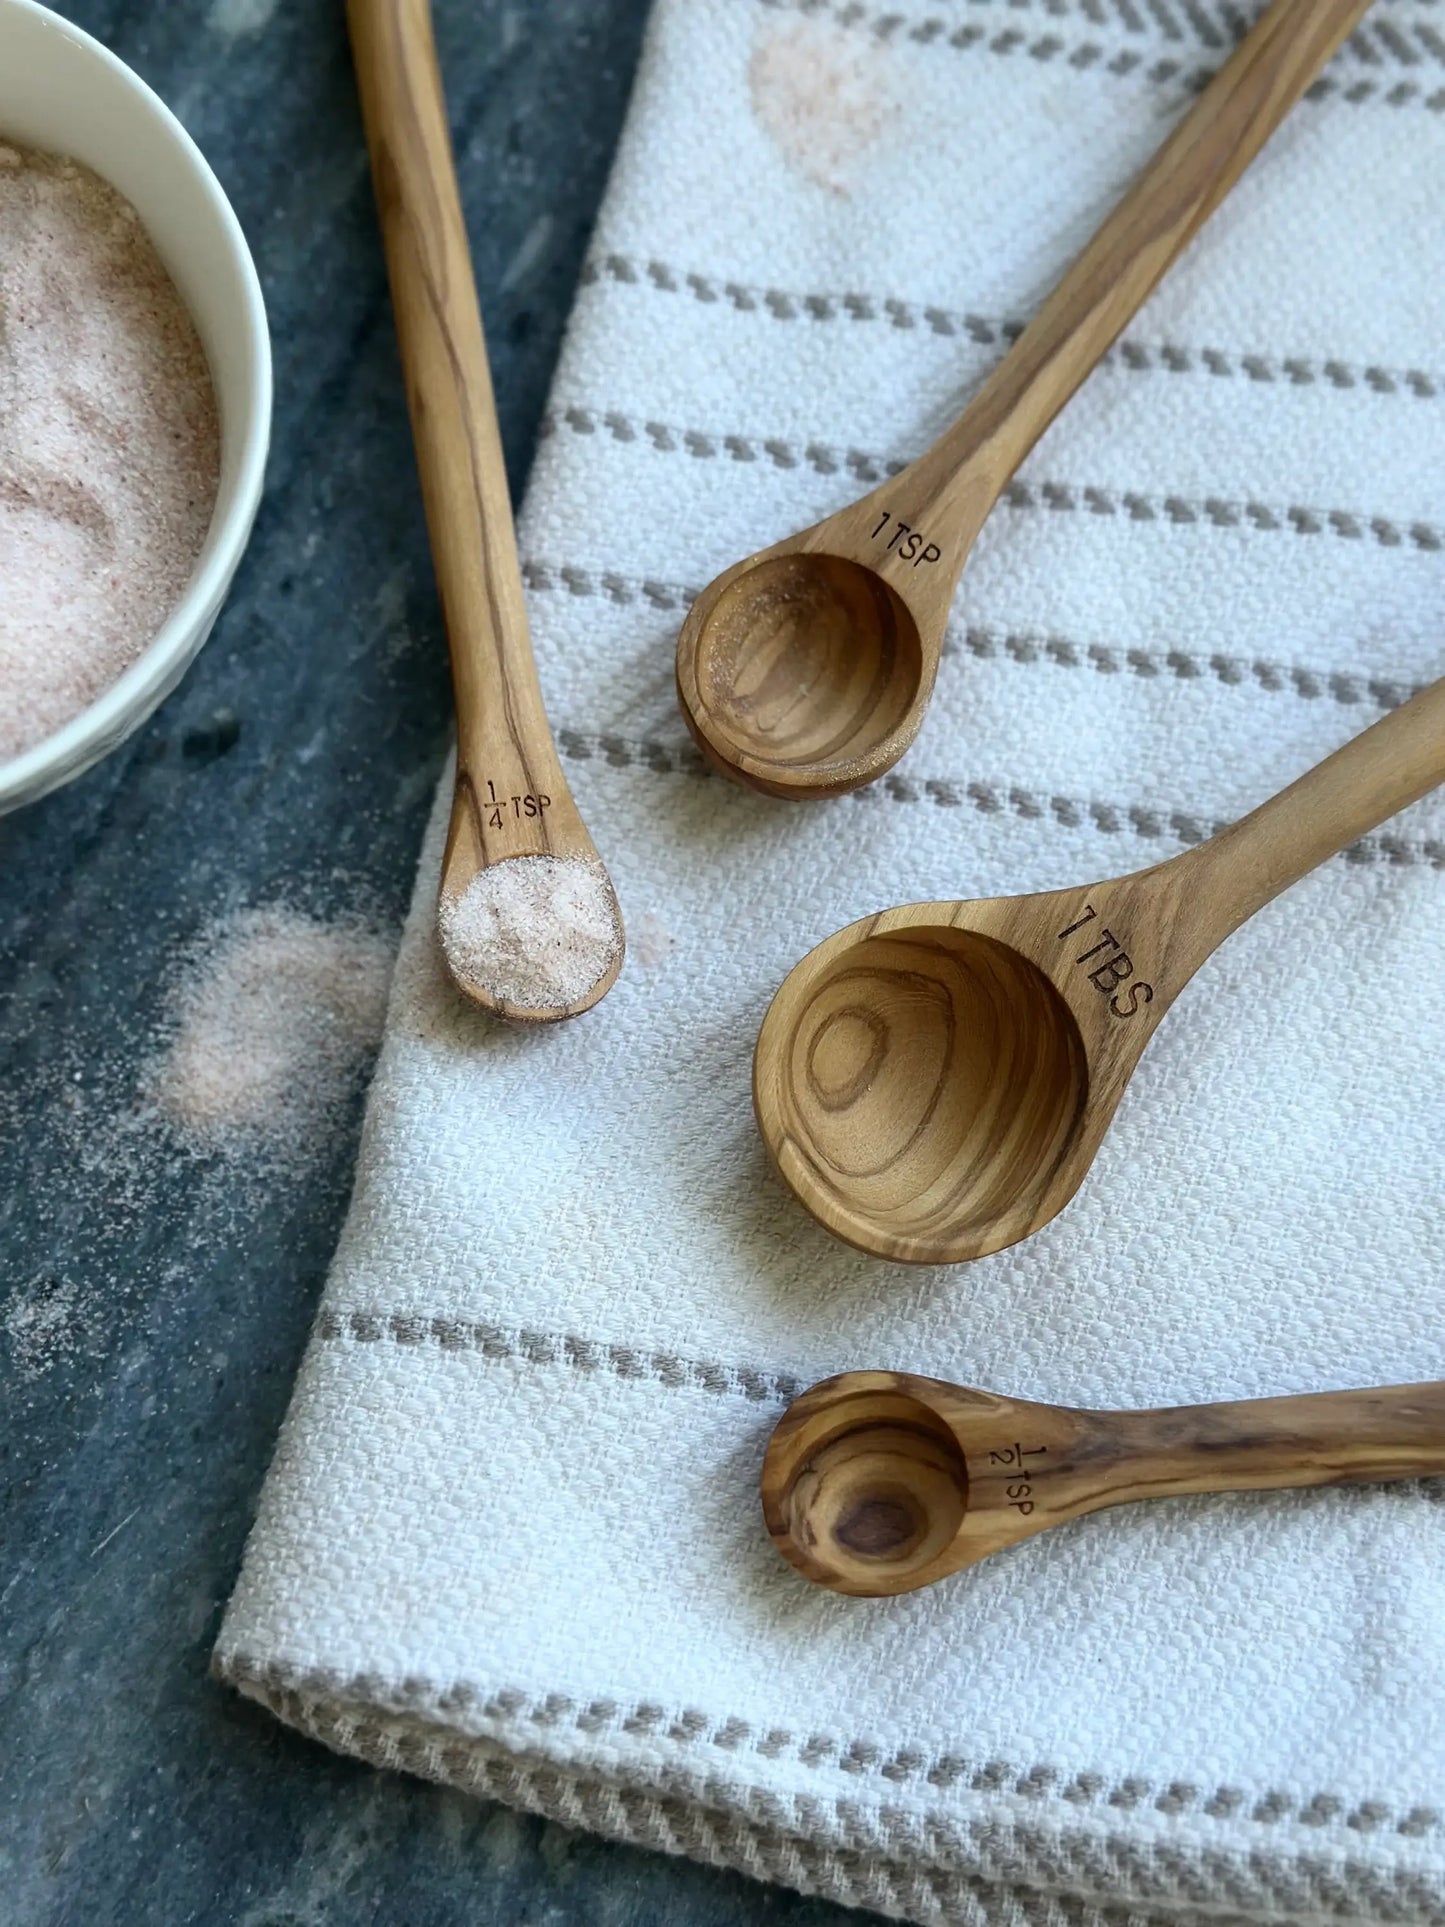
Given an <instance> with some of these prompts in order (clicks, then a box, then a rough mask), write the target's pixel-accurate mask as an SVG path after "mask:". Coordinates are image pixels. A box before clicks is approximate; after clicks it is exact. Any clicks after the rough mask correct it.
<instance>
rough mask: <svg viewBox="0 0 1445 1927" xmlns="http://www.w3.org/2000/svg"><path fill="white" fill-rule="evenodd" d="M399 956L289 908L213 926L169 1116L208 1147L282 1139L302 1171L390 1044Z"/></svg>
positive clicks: (161, 1069) (175, 1053) (178, 1042)
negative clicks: (387, 1021)
mask: <svg viewBox="0 0 1445 1927" xmlns="http://www.w3.org/2000/svg"><path fill="white" fill-rule="evenodd" d="M390 976H391V946H390V944H389V943H388V942H387V941H386V939H385V938H383V937H381V936H379V935H377V933H376V932H374V931H370V930H367V929H364V928H362V927H359V926H352V925H347V924H334V923H322V922H318V921H316V920H315V919H313V918H310V917H306V916H302V915H300V914H299V913H297V912H294V911H290V910H284V909H265V910H246V911H242V912H241V913H240V914H238V915H237V916H234V917H232V918H230V919H228V920H226V921H224V922H222V923H221V924H219V925H217V926H213V927H212V929H211V930H210V931H209V932H208V933H207V935H206V937H205V938H204V939H203V940H202V943H201V945H200V946H199V947H198V949H197V952H196V954H195V957H194V958H193V960H192V962H191V966H190V968H189V970H188V971H187V973H186V974H185V975H184V977H183V978H182V980H181V983H180V986H179V989H178V991H177V994H176V998H175V1003H174V1012H173V1029H172V1035H171V1039H170V1043H169V1047H168V1049H167V1050H166V1051H165V1052H164V1054H163V1056H162V1057H161V1059H160V1060H159V1062H158V1064H157V1065H156V1066H155V1069H154V1071H153V1073H152V1080H151V1089H150V1096H151V1099H152V1101H153V1102H154V1103H155V1105H156V1106H157V1107H158V1109H159V1110H160V1111H161V1112H162V1113H163V1114H164V1115H165V1116H166V1117H167V1118H168V1119H169V1120H170V1121H171V1122H172V1124H173V1125H176V1126H178V1127H179V1128H180V1130H181V1131H182V1133H183V1134H184V1135H185V1136H186V1137H187V1138H189V1139H190V1140H191V1141H192V1142H193V1143H194V1144H196V1145H197V1146H198V1147H199V1148H204V1149H223V1148H225V1146H226V1143H227V1141H228V1140H234V1139H237V1138H239V1139H241V1140H243V1141H246V1140H251V1141H254V1140H255V1139H257V1138H258V1137H266V1138H270V1139H272V1140H274V1141H275V1142H276V1143H277V1144H278V1145H279V1146H280V1147H281V1148H282V1149H283V1150H284V1151H289V1152H290V1153H291V1154H292V1156H293V1158H294V1160H295V1161H296V1162H298V1163H299V1162H300V1161H301V1160H302V1159H303V1158H304V1156H305V1155H306V1150H307V1143H308V1140H309V1139H311V1138H313V1137H314V1136H315V1135H316V1134H317V1133H318V1130H319V1128H320V1126H321V1125H322V1124H323V1123H324V1122H325V1118H324V1112H325V1111H326V1109H327V1108H328V1107H329V1106H330V1105H331V1104H332V1103H333V1102H334V1101H335V1099H336V1097H337V1094H338V1092H341V1091H344V1089H345V1088H346V1086H347V1084H348V1082H349V1080H350V1079H351V1077H352V1076H353V1075H354V1073H355V1072H356V1071H357V1070H358V1069H360V1068H361V1067H362V1066H363V1065H364V1064H365V1063H366V1062H367V1061H368V1059H369V1058H370V1056H371V1053H372V1052H373V1051H374V1049H375V1047H376V1044H377V1041H378V1039H379V1038H380V1035H381V1026H382V1019H383V1018H384V1016H385V1014H386V994H387V986H388V983H389V980H390Z"/></svg>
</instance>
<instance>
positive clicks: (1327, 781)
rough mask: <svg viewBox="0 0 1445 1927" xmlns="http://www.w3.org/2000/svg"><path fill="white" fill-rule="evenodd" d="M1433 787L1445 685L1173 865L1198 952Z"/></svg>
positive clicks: (1444, 719)
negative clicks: (1196, 922)
mask: <svg viewBox="0 0 1445 1927" xmlns="http://www.w3.org/2000/svg"><path fill="white" fill-rule="evenodd" d="M1439 783H1445V678H1442V679H1441V680H1440V681H1439V682H1434V683H1431V684H1430V685H1429V687H1428V688H1426V689H1422V690H1420V692H1419V693H1418V694H1417V695H1414V696H1412V697H1411V698H1410V700H1409V701H1408V702H1406V703H1402V704H1401V705H1400V707H1399V708H1398V709H1394V710H1391V712H1390V714H1389V715H1388V716H1382V717H1381V718H1380V720H1379V722H1377V723H1372V724H1371V725H1370V727H1369V728H1368V729H1367V730H1364V731H1362V732H1361V734H1360V735H1358V736H1356V737H1354V738H1353V739H1352V740H1351V741H1350V742H1348V743H1346V744H1345V745H1344V746H1343V748H1341V749H1337V750H1336V751H1335V753H1334V754H1333V756H1327V757H1326V758H1325V760H1324V762H1322V763H1317V764H1316V765H1315V767H1314V768H1313V769H1312V770H1307V771H1306V772H1305V774H1304V775H1303V776H1301V777H1299V778H1298V779H1297V781H1295V782H1293V783H1291V784H1290V786H1289V788H1288V789H1284V790H1281V791H1280V792H1279V794H1278V795H1277V796H1272V797H1271V798H1270V799H1269V801H1268V802H1267V803H1261V804H1260V806H1259V808H1258V809H1257V810H1251V811H1250V813H1249V815H1248V816H1243V817H1241V818H1240V820H1239V821H1238V822H1237V823H1233V824H1231V825H1230V827H1229V828H1228V829H1227V830H1222V831H1221V832H1220V833H1219V835H1218V836H1216V837H1212V838H1211V839H1210V841H1209V842H1208V843H1203V844H1201V845H1200V846H1199V847H1198V849H1194V850H1189V851H1186V852H1185V854H1184V855H1183V856H1180V857H1175V858H1174V859H1173V860H1172V862H1173V864H1175V865H1178V866H1179V867H1178V872H1177V874H1178V875H1179V877H1180V880H1181V882H1183V881H1184V880H1185V879H1186V878H1187V879H1188V886H1187V887H1188V890H1189V894H1190V896H1191V898H1192V900H1193V901H1194V902H1196V903H1198V904H1203V905H1205V906H1207V912H1208V914H1207V916H1204V917H1202V918H1201V919H1200V929H1199V936H1200V938H1201V939H1202V940H1203V944H1204V948H1203V951H1202V953H1201V954H1202V955H1207V954H1208V951H1209V950H1212V949H1213V948H1214V946H1215V945H1216V944H1218V943H1222V942H1223V940H1224V938H1225V937H1227V936H1228V935H1229V933H1230V932H1231V931H1232V930H1237V929H1238V928H1239V926H1240V924H1242V923H1243V922H1244V921H1245V919H1246V918H1247V917H1252V916H1253V915H1254V913H1255V911H1256V910H1259V909H1261V908H1262V907H1263V906H1264V905H1265V904H1266V903H1268V902H1269V901H1270V899H1271V898H1272V897H1276V896H1278V895H1279V893H1280V891H1281V890H1286V889H1288V888H1289V886H1290V884H1292V883H1297V882H1298V881H1299V879H1300V878H1301V877H1302V876H1305V875H1307V874H1308V873H1309V871H1311V870H1313V869H1314V868H1315V867H1316V866H1317V865H1318V864H1321V863H1323V862H1324V861H1325V859H1326V857H1331V856H1334V855H1335V854H1336V853H1337V852H1338V851H1340V850H1343V849H1345V848H1347V847H1348V846H1349V845H1350V844H1351V843H1353V842H1355V841H1356V839H1357V838H1359V837H1362V836H1364V835H1366V834H1367V833H1368V832H1369V831H1370V830H1373V829H1375V828H1376V827H1377V826H1378V825H1379V824H1381V823H1383V822H1384V821H1385V820H1386V818H1387V817H1391V816H1394V815H1395V814H1396V812H1397V811H1399V810H1403V809H1404V808H1405V807H1406V806H1407V805H1408V804H1410V803H1414V802H1417V801H1418V800H1419V799H1420V797H1422V796H1424V795H1426V794H1427V793H1428V792H1429V791H1430V790H1432V789H1434V788H1435V787H1436V785H1437V784H1439ZM1205 925H1207V926H1208V927H1207V928H1205V927H1204V926H1205ZM1195 961H1196V962H1197V961H1199V959H1196V960H1195Z"/></svg>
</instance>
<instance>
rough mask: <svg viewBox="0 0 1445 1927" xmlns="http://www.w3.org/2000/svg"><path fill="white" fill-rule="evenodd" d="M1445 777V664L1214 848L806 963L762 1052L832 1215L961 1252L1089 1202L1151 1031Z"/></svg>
mask: <svg viewBox="0 0 1445 1927" xmlns="http://www.w3.org/2000/svg"><path fill="white" fill-rule="evenodd" d="M1442 781H1445V680H1442V681H1440V682H1437V683H1432V684H1431V685H1430V687H1429V688H1428V689H1424V690H1421V691H1420V693H1419V694H1418V695H1416V696H1413V697H1411V699H1410V701H1409V702H1407V703H1404V704H1403V705H1402V706H1401V707H1400V708H1399V709H1396V710H1393V711H1392V712H1391V713H1390V714H1389V715H1388V716H1383V717H1381V719H1380V721H1379V722H1377V723H1375V724H1373V725H1372V726H1371V727H1370V728H1369V729H1367V730H1365V731H1364V733H1363V734H1362V735H1359V736H1357V737H1355V739H1354V740H1353V742H1349V743H1346V744H1345V745H1344V747H1343V748H1342V749H1338V750H1336V751H1335V753H1334V755H1333V756H1330V757H1327V758H1326V760H1325V761H1324V762H1323V763H1321V764H1319V765H1318V766H1317V767H1316V768H1315V769H1312V770H1311V771H1309V773H1308V774H1307V775H1304V776H1301V777H1300V778H1299V779H1298V780H1297V781H1296V782H1294V783H1291V785H1290V786H1289V788H1288V789H1286V790H1282V791H1281V792H1280V794H1279V795H1278V796H1276V797H1273V798H1272V799H1271V800H1270V801H1269V802H1268V803H1264V804H1261V806H1260V807H1259V808H1258V809H1257V810H1254V811H1252V812H1251V813H1250V814H1249V815H1248V816H1246V817H1243V818H1241V820H1240V821H1239V822H1238V823H1235V824H1233V825H1231V827H1230V828H1229V829H1227V830H1224V831H1222V832H1221V833H1220V834H1219V835H1218V836H1216V837H1214V838H1213V839H1212V840H1211V841H1210V842H1208V843H1201V844H1199V845H1197V846H1196V847H1195V848H1194V849H1192V850H1186V851H1185V852H1184V853H1183V854H1182V855H1180V856H1176V857H1171V858H1170V859H1169V860H1168V861H1167V862H1164V863H1156V864H1155V865H1153V866H1152V868H1150V869H1147V870H1137V871H1135V872H1134V873H1133V874H1132V875H1130V876H1123V877H1114V878H1111V879H1108V880H1107V881H1104V882H1101V883H1087V884H1081V885H1079V886H1078V887H1077V888H1074V889H1067V890H1049V891H1045V892H1044V893H1042V894H1041V895H1038V896H1026V897H992V898H986V899H982V900H980V901H977V902H973V903H911V904H905V905H904V906H903V907H902V908H900V909H897V910H885V911H883V912H881V913H880V914H879V915H878V916H873V917H865V918H863V919H862V921H861V922H859V923H854V924H850V925H849V926H848V928H847V929H845V930H840V931H838V933H837V934H836V935H835V936H832V937H829V938H827V939H826V940H825V941H824V942H823V943H820V944H819V945H818V946H817V948H816V949H815V950H811V951H810V952H809V953H808V955H807V956H806V957H804V958H803V960H802V962H801V963H798V964H795V965H794V966H793V968H792V970H791V971H790V972H789V973H788V975H787V977H786V978H785V979H784V981H783V984H782V986H781V988H780V989H779V991H778V993H777V995H776V996H775V997H774V999H773V1001H772V1004H771V1006H770V1007H769V1009H768V1013H767V1016H766V1017H765V1018H764V1019H763V1025H762V1030H761V1032H760V1033H759V1036H758V1044H757V1052H756V1055H755V1058H754V1063H753V1102H754V1106H755V1108H756V1111H757V1117H758V1125H759V1128H760V1129H761V1131H762V1134H763V1138H764V1140H765V1142H766V1143H767V1146H768V1149H769V1151H770V1152H771V1153H772V1156H773V1159H774V1161H775V1163H776V1164H777V1167H778V1169H779V1171H780V1172H781V1173H782V1175H783V1177H784V1179H785V1180H786V1181H787V1183H788V1184H789V1185H791V1187H792V1189H793V1190H794V1191H795V1192H796V1193H797V1195H798V1197H799V1198H800V1199H801V1200H802V1202H803V1204H804V1205H806V1206H807V1208H808V1210H809V1211H811V1212H812V1214H813V1216H814V1217H815V1218H817V1219H818V1221H819V1222H820V1223H821V1224H824V1225H826V1226H827V1228H828V1229H829V1230H830V1231H833V1232H836V1233H837V1235H838V1236H839V1237H840V1238H845V1239H846V1240H847V1241H848V1242H849V1243H850V1244H853V1245H857V1246H858V1247H859V1248H860V1249H861V1250H863V1251H869V1252H872V1253H873V1254H874V1255H875V1256H877V1257H880V1258H894V1259H903V1260H906V1261H909V1262H913V1263H918V1264H957V1263H958V1262H959V1261H960V1260H962V1259H965V1258H981V1257H984V1256H985V1255H986V1254H987V1253H989V1252H991V1251H1000V1250H1002V1249H1003V1247H1004V1246H1005V1245H1011V1244H1016V1243H1017V1242H1018V1240H1019V1239H1020V1238H1027V1237H1028V1236H1029V1235H1030V1233H1032V1232H1035V1231H1037V1230H1038V1229H1039V1227H1040V1226H1041V1225H1045V1224H1047V1223H1048V1221H1049V1219H1050V1218H1052V1217H1053V1216H1054V1214H1055V1213H1056V1212H1058V1211H1061V1210H1062V1209H1063V1207H1064V1206H1065V1205H1066V1204H1067V1203H1068V1201H1069V1199H1070V1198H1071V1197H1073V1195H1074V1193H1075V1191H1076V1190H1077V1189H1078V1187H1079V1184H1080V1182H1081V1181H1082V1179H1083V1177H1084V1173H1085V1172H1086V1171H1087V1170H1088V1168H1089V1165H1090V1164H1091V1163H1092V1161H1093V1158H1094V1154H1095V1152H1096V1151H1097V1150H1098V1148H1099V1144H1100V1141H1101V1139H1102V1138H1103V1136H1104V1133H1105V1131H1106V1130H1107V1129H1108V1127H1109V1124H1110V1121H1111V1120H1112V1118H1113V1116H1114V1112H1115V1109H1116V1108H1117V1106H1118V1103H1119V1099H1120V1097H1121V1096H1122V1094H1123V1091H1124V1086H1125V1085H1126V1084H1127V1083H1128V1081H1129V1078H1130V1075H1131V1074H1132V1072H1133V1070H1134V1067H1135V1065H1136V1064H1137V1063H1138V1061H1139V1058H1140V1056H1141V1054H1142V1053H1143V1050H1144V1047H1145V1045H1146V1044H1147V1043H1148V1042H1149V1039H1150V1038H1151V1037H1152V1036H1153V1035H1154V1032H1155V1030H1156V1029H1157V1028H1158V1025H1159V1021H1160V1019H1161V1018H1162V1017H1163V1015H1164V1013H1165V1012H1166V1011H1167V1010H1168V1008H1169V1006H1170V1005H1171V1004H1172V1003H1173V1001H1174V999H1175V997H1176V996H1177V995H1178V994H1179V992H1180V990H1181V989H1182V988H1183V987H1184V985H1185V984H1186V983H1187V982H1188V981H1189V979H1190V977H1192V976H1193V974H1194V972H1195V971H1196V970H1197V969H1198V968H1199V966H1200V964H1202V963H1203V962H1204V959H1205V958H1206V957H1207V956H1208V955H1209V954H1210V952H1211V951H1212V950H1214V949H1215V948H1216V947H1217V946H1218V945H1219V944H1220V943H1222V942H1223V941H1224V939H1225V938H1226V937H1227V936H1228V935H1229V934H1230V932H1231V931H1233V930H1237V929H1238V928H1239V926H1240V924H1242V923H1243V922H1244V921H1245V919H1246V918H1248V917H1251V916H1253V914H1254V912H1255V911H1256V910H1258V909H1260V908H1262V906H1263V905H1264V904H1266V903H1268V902H1269V901H1270V899H1271V898H1272V897H1275V896H1277V895H1278V894H1279V892H1280V891H1281V890H1284V889H1286V888H1287V887H1288V886H1289V885H1290V884H1291V883H1295V882H1297V881H1298V880H1299V878H1300V877H1302V876H1304V875H1305V874H1306V873H1307V872H1308V871H1310V870H1312V869H1314V868H1315V866H1316V865H1317V864H1319V863H1323V862H1324V860H1325V858H1326V857H1328V856H1332V855H1334V854H1335V852H1336V851H1338V850H1342V849H1344V848H1345V847H1346V845H1348V844H1350V843H1352V842H1354V841H1355V839H1356V838H1357V837H1360V836H1363V835H1364V834H1365V832H1366V831H1368V830H1371V829H1373V828H1374V827H1375V826H1376V825H1377V824H1379V823H1382V822H1383V821H1384V820H1385V818H1386V817H1388V816H1393V815H1394V813H1395V812H1396V811H1397V810H1402V809H1404V807H1405V806H1406V804H1407V803H1413V802H1414V801H1415V800H1416V799H1417V798H1418V797H1421V796H1423V795H1424V794H1425V792H1426V791H1427V790H1430V789H1433V788H1434V786H1435V785H1436V784H1437V783H1439V782H1442Z"/></svg>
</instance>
